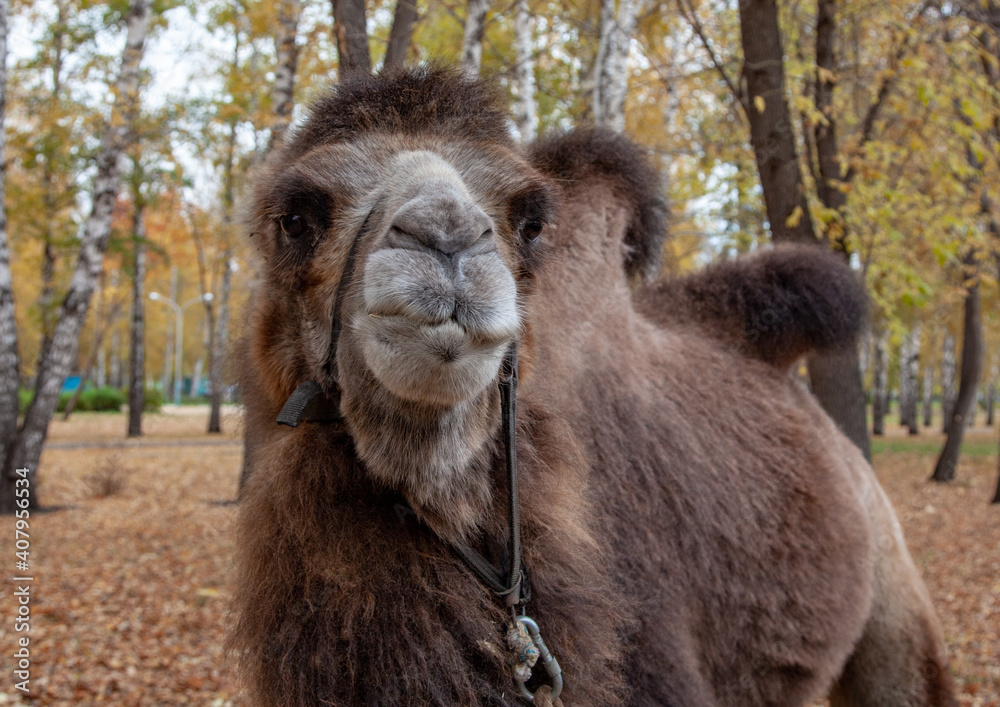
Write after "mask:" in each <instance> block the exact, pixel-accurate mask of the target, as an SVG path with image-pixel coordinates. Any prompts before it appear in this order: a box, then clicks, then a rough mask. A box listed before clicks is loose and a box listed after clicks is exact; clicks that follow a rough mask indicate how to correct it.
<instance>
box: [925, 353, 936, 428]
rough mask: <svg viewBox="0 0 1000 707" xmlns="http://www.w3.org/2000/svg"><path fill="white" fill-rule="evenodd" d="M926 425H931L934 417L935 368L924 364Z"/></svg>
mask: <svg viewBox="0 0 1000 707" xmlns="http://www.w3.org/2000/svg"><path fill="white" fill-rule="evenodd" d="M923 409H924V427H930V426H931V423H932V422H933V417H934V368H933V367H931V366H928V365H926V364H925V365H924V402H923Z"/></svg>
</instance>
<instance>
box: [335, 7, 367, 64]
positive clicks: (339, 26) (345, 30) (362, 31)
mask: <svg viewBox="0 0 1000 707" xmlns="http://www.w3.org/2000/svg"><path fill="white" fill-rule="evenodd" d="M332 2H333V33H334V34H335V35H336V37H337V57H338V62H339V63H338V67H339V72H340V78H342V79H343V78H344V77H345V76H347V75H348V74H350V73H353V72H355V71H363V72H365V73H368V72H370V71H371V70H372V60H371V55H370V53H369V51H368V27H367V25H366V24H365V3H364V0H332Z"/></svg>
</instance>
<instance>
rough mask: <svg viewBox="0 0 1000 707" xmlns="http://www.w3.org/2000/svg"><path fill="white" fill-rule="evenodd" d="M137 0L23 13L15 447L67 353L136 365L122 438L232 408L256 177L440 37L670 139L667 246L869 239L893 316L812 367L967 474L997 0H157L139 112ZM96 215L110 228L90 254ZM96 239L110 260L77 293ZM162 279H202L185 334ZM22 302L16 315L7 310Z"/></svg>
mask: <svg viewBox="0 0 1000 707" xmlns="http://www.w3.org/2000/svg"><path fill="white" fill-rule="evenodd" d="M3 4H4V3H3V2H2V0H0V5H3ZM136 4H137V2H133V3H132V6H135V5H136ZM129 12H130V4H129V3H128V2H126V1H125V0H96V1H95V0H13V1H12V3H11V7H10V10H9V18H8V22H7V25H8V41H7V47H8V50H7V51H8V58H7V61H6V64H5V68H6V71H5V85H6V103H5V107H6V118H5V124H4V128H5V130H4V136H5V141H4V147H5V156H6V161H5V163H4V164H5V171H4V174H3V182H2V187H3V190H4V191H5V192H6V193H5V200H4V204H5V207H6V229H3V228H2V224H3V221H2V219H0V234H2V235H0V338H2V341H3V351H0V365H2V366H3V368H0V380H2V383H3V385H0V448H2V450H3V453H2V454H0V457H5V458H7V462H6V464H7V469H8V470H9V469H10V464H11V463H14V462H13V461H12V460H13V459H14V457H15V456H17V457H18V458H19V459H21V458H26V459H28V460H29V462H30V458H31V457H32V454H33V453H31V452H30V450H28V453H27V457H24V454H22V453H21V452H18V454H17V455H14V454H12V453H11V451H12V450H13V449H14V447H15V441H16V438H17V434H16V432H11V429H12V423H11V422H10V420H11V419H17V415H18V412H17V406H18V404H19V405H20V408H21V409H20V414H21V415H22V417H21V424H24V423H25V421H26V420H27V419H30V418H31V416H30V414H29V418H25V417H23V415H24V414H25V412H26V405H27V403H28V401H29V400H34V399H36V398H39V392H38V385H39V382H40V381H41V382H42V384H43V388H44V390H45V393H44V399H41V398H39V400H40V403H39V404H38V405H37V406H36V407H37V413H36V414H35V418H36V421H35V422H34V423H32V424H33V425H34V426H35V427H39V426H40V425H41V423H42V422H43V421H44V422H45V423H46V424H47V419H45V413H46V412H47V414H48V416H49V417H51V414H52V412H53V411H54V410H55V409H56V407H57V405H58V397H59V393H60V391H63V390H64V388H63V379H65V378H66V377H72V376H79V377H80V378H81V379H88V378H89V379H90V380H91V381H93V382H94V383H95V384H96V383H98V382H103V383H104V384H105V387H107V388H116V389H118V388H121V389H124V388H126V387H130V388H131V392H130V395H129V398H128V399H129V401H130V413H131V414H130V420H129V424H128V430H129V434H133V435H135V434H141V415H140V413H141V407H143V406H145V405H147V404H155V402H156V401H157V400H162V399H170V398H171V392H172V390H173V386H174V381H175V380H177V381H179V382H180V384H181V388H182V390H183V393H184V399H185V400H189V399H204V400H206V401H210V403H211V406H212V408H211V409H212V414H211V419H210V420H209V426H210V429H213V430H218V429H220V426H221V418H220V416H219V409H220V406H221V404H222V403H223V402H224V401H225V400H227V399H231V398H234V397H238V391H236V390H235V389H234V387H233V383H234V380H235V377H234V376H233V375H232V372H231V371H230V370H229V369H228V368H227V367H226V364H225V361H226V357H227V354H228V352H229V351H230V350H231V348H232V346H233V345H234V343H233V342H236V341H238V340H239V327H240V321H241V315H240V312H241V309H242V307H243V304H244V303H245V301H246V298H247V296H248V294H249V291H250V289H251V288H252V283H253V278H254V272H255V264H254V262H253V252H252V249H251V248H250V246H249V244H247V243H245V242H243V241H241V240H240V238H239V234H238V231H239V227H238V222H239V201H240V197H241V194H242V193H243V190H244V185H245V184H246V180H247V175H248V173H249V172H250V170H251V169H252V168H253V166H254V164H256V163H258V162H259V161H260V160H261V159H263V157H264V156H265V154H266V153H267V151H268V150H269V149H270V148H271V147H272V146H273V144H274V143H275V142H276V141H277V140H280V138H281V135H282V134H283V133H284V131H285V130H286V129H288V126H289V125H290V124H291V125H292V128H293V129H294V124H295V121H296V120H298V119H301V116H302V114H303V108H302V106H303V105H305V104H308V103H309V100H310V98H311V97H312V96H315V95H316V94H317V92H319V91H321V90H323V88H324V87H325V86H327V85H328V84H329V83H331V82H332V81H335V80H336V78H337V77H338V75H339V74H340V73H345V72H347V71H365V70H369V68H371V69H372V70H378V69H380V68H381V67H382V66H383V64H388V65H399V64H402V63H403V62H407V63H416V62H421V61H429V60H447V61H454V62H456V63H457V62H464V63H463V65H464V66H465V68H466V70H467V71H471V72H475V71H478V72H480V73H482V74H484V75H486V76H490V77H493V78H494V79H495V80H497V81H499V82H500V84H501V86H502V87H503V88H504V89H505V90H506V91H507V92H508V95H509V97H510V104H511V108H512V117H514V118H516V123H515V122H512V130H516V131H517V132H519V133H520V134H521V135H522V136H524V137H526V138H530V136H531V135H533V134H535V132H536V130H537V132H538V133H544V132H545V131H547V130H560V129H567V128H569V127H571V126H573V125H575V124H581V123H595V122H596V123H599V124H602V125H606V126H609V127H610V128H612V129H616V130H624V131H625V132H626V133H628V134H629V135H631V136H632V137H634V138H635V139H636V140H637V141H638V142H640V143H642V144H644V145H647V146H648V147H649V149H650V154H651V156H652V157H653V159H654V160H655V162H656V164H657V165H658V166H659V168H660V170H661V172H662V174H663V176H664V183H665V185H666V187H665V189H666V193H667V196H668V198H669V200H670V202H671V204H672V209H673V222H672V226H671V229H672V233H673V238H672V239H671V241H670V243H669V244H668V246H667V248H668V251H669V252H668V253H667V256H668V257H667V258H666V262H668V263H669V267H671V268H674V269H687V268H692V267H697V266H699V265H701V264H704V263H706V262H709V261H711V260H713V259H716V258H725V257H732V256H733V255H734V254H737V253H740V252H746V251H749V250H752V249H754V248H758V247H761V246H763V245H765V244H767V243H769V242H771V241H772V240H811V241H816V242H817V245H818V247H828V248H831V249H833V250H835V251H837V252H838V253H840V254H841V255H842V256H843V257H844V258H845V259H847V261H848V262H850V263H851V265H852V266H853V267H854V268H855V269H856V270H857V272H858V275H859V277H860V278H863V279H864V281H865V283H866V284H867V286H868V289H869V292H870V293H871V297H872V303H873V305H872V316H871V323H870V331H869V332H868V333H867V334H866V336H865V337H864V340H863V341H862V342H861V345H860V346H859V348H858V351H857V352H854V351H851V352H844V353H843V354H842V355H839V356H837V357H835V360H812V361H809V362H808V367H807V371H805V373H807V374H808V376H809V378H810V379H811V381H812V384H813V387H814V390H815V392H817V394H818V396H819V397H820V399H821V401H822V402H823V403H824V405H825V406H826V407H827V409H828V410H829V411H830V412H831V413H832V414H833V415H834V417H835V419H837V421H838V422H839V423H840V424H841V426H842V427H843V428H844V429H845V431H847V432H848V434H849V435H850V436H851V437H852V439H854V440H855V441H856V442H857V443H858V445H859V446H860V447H862V448H863V449H864V448H865V446H866V445H867V443H868V436H867V433H868V431H869V430H872V429H873V428H874V430H875V431H876V433H878V432H879V431H882V430H885V429H886V419H887V418H886V415H887V413H889V412H890V411H891V412H892V417H891V418H889V419H891V420H892V422H893V424H895V422H896V421H899V422H901V423H902V424H903V426H904V427H905V428H906V429H907V430H908V431H909V432H920V431H921V430H924V429H927V428H928V427H932V428H933V429H936V430H945V431H946V432H947V440H948V444H947V445H946V447H945V453H944V454H943V455H942V457H941V460H940V462H939V463H938V465H937V466H938V468H937V470H936V471H935V478H938V479H948V478H953V476H954V473H955V469H956V466H957V451H958V449H959V448H960V442H961V437H962V434H963V431H964V430H965V429H966V427H967V426H968V425H969V424H970V421H973V420H974V419H975V417H976V415H977V414H978V416H979V417H978V420H979V422H978V424H980V425H983V424H987V420H989V424H996V422H995V417H996V416H995V413H994V412H993V410H994V409H995V405H996V403H995V398H996V395H997V386H998V383H1000V380H998V379H1000V321H998V306H997V304H998V300H1000V296H998V289H997V281H998V279H1000V226H998V218H1000V214H998V209H1000V205H998V200H1000V195H998V194H1000V6H998V4H997V3H996V2H994V0H961V1H960V2H958V3H953V4H941V3H933V2H930V1H929V0H921V1H911V0H887V2H884V3H862V2H857V1H856V0H844V1H843V2H839V3H834V2H832V1H831V0H810V1H809V2H801V1H798V0H796V1H794V2H788V3H775V2H768V1H767V0H742V1H741V2H737V0H665V1H663V2H653V1H652V0H617V2H614V1H613V0H604V1H603V2H602V1H600V0H574V1H571V2H558V3H557V2H551V1H549V0H506V2H504V3H496V2H493V3H490V2H486V1H485V0H467V1H464V2H463V1H460V0H453V1H450V2H447V1H440V2H439V1H437V0H416V1H414V0H398V2H397V0H391V1H388V0H374V1H369V2H361V1H359V0H333V1H332V2H325V1H323V2H320V0H280V1H275V2H262V1H259V0H212V1H211V2H208V3H192V2H188V3H182V2H179V0H174V1H170V0H157V1H156V2H154V3H152V4H151V5H149V15H150V26H149V32H148V36H147V37H146V40H145V48H144V52H143V56H142V59H141V63H140V64H139V65H138V66H140V67H141V69H140V70H139V71H138V73H137V74H136V82H137V83H136V89H135V91H134V92H132V93H129V95H131V96H133V98H134V99H135V105H134V106H133V107H132V108H129V110H131V111H132V113H131V114H130V116H131V117H129V118H128V119H127V121H126V123H127V125H126V123H123V122H122V116H123V115H125V113H123V112H122V110H124V109H123V108H120V107H119V108H113V106H116V105H117V104H116V98H115V96H120V95H122V92H121V90H120V89H116V88H115V86H116V85H117V84H118V83H119V76H120V75H121V74H122V67H123V56H124V55H123V48H124V46H125V38H126V32H127V29H128V23H127V19H128V17H129ZM109 131H110V132H114V131H118V133H116V134H118V135H119V136H118V137H116V138H115V140H117V141H118V143H115V144H119V143H120V145H119V147H120V153H121V154H120V155H119V158H118V159H117V160H116V161H115V163H114V164H115V168H116V169H117V170H119V177H118V179H119V181H120V185H119V186H116V187H115V189H114V191H113V198H112V199H111V201H110V202H109V203H110V210H109V214H110V230H109V231H108V234H107V237H106V238H105V240H104V241H103V242H101V241H100V238H96V237H95V235H94V234H93V233H91V232H90V231H89V230H88V226H87V224H88V221H89V220H90V216H91V214H92V213H93V212H94V210H95V208H96V207H97V205H98V203H99V202H100V198H101V197H99V194H107V193H108V192H107V189H106V188H104V187H99V188H97V189H95V185H98V186H99V183H101V179H102V178H103V177H102V175H104V172H102V169H104V166H106V160H105V162H102V161H101V160H102V159H104V158H102V154H103V153H102V149H104V148H102V136H106V135H108V134H109ZM102 165H104V166H102ZM105 176H106V175H105ZM102 189H103V191H102ZM101 203H103V202H101ZM88 234H90V235H88ZM97 235H99V234H97ZM95 238H96V240H95ZM88 239H90V240H88ZM92 241H93V242H95V243H97V244H98V245H100V246H102V247H100V248H98V249H97V251H94V250H93V249H91V250H88V248H89V247H90V246H89V245H88V244H89V243H91V242H92ZM7 253H9V261H8V260H7V259H5V257H4V256H5V254H7ZM81 257H82V258H84V259H85V261H86V262H85V264H88V263H89V265H88V267H89V268H90V271H89V272H90V273H91V275H92V278H89V279H90V280H92V282H91V284H90V285H89V286H87V287H83V289H80V287H78V284H79V283H76V281H75V280H74V272H82V271H81V270H80V267H79V263H80V262H81ZM7 262H9V268H7V267H6V263H7ZM83 270H87V268H84V269H83ZM5 272H8V273H9V275H10V277H6V276H5V275H4V273H5ZM5 277H6V279H5ZM83 279H88V278H83ZM84 284H85V283H84ZM88 287H89V289H90V290H91V291H92V292H90V293H88V292H87V288H88ZM150 292H156V293H159V295H161V296H162V298H164V299H167V298H169V299H171V300H173V301H175V302H177V303H184V302H188V301H190V300H192V298H201V299H200V301H199V302H198V303H196V304H195V305H193V306H191V307H189V308H188V309H187V311H186V313H185V315H184V317H185V319H184V337H183V338H184V340H183V341H174V340H173V337H174V331H175V326H174V324H175V320H174V314H173V311H172V310H171V308H170V307H168V306H163V305H161V304H160V303H157V302H153V303H151V302H150V301H149V293H150ZM74 293H75V294H74ZM209 293H211V294H212V297H210V298H209V297H206V295H208V294H209ZM83 300H85V302H84V301H83ZM70 301H72V303H73V306H74V307H76V309H74V311H76V312H78V313H79V312H80V307H81V306H82V307H83V315H84V316H83V318H82V319H81V323H80V327H79V329H78V331H77V332H76V334H75V335H74V333H73V331H70V330H67V331H66V332H64V333H63V335H62V336H63V339H62V340H63V343H62V344H60V346H61V348H60V351H61V352H62V353H61V354H60V355H61V356H62V358H63V360H64V361H65V364H59V365H57V366H55V367H54V368H52V369H51V372H50V373H47V372H46V371H47V369H48V366H49V363H47V361H48V360H49V359H48V358H47V356H48V355H49V354H47V352H48V351H50V349H51V348H52V347H53V346H54V345H55V343H56V339H57V338H58V337H59V336H60V334H59V326H60V325H59V322H60V321H61V319H62V318H63V317H64V316H65V312H66V309H67V302H70ZM5 308H6V309H5ZM7 310H10V311H11V312H12V313H13V317H14V319H15V321H16V327H10V326H8V327H7V329H5V328H4V326H5V323H9V322H10V320H11V317H10V316H6V315H4V314H3V313H4V311H7ZM8 330H9V332H8ZM231 330H232V331H231ZM15 336H16V341H14V340H13V338H12V337H15ZM68 340H72V346H70V347H69V348H67V345H66V341H68ZM8 342H13V343H8ZM143 343H144V344H145V346H143ZM178 347H179V348H180V353H181V354H182V355H181V357H180V358H181V360H182V362H183V370H180V371H177V370H174V365H173V362H174V360H175V358H176V356H175V354H176V352H177V351H178ZM70 349H71V350H70ZM14 371H17V373H16V374H15V373H14ZM12 381H15V382H16V385H15V384H14V383H12ZM46 381H48V382H47V383H46ZM52 381H57V383H53V382H52ZM847 383H851V385H847ZM46 386H47V387H46ZM18 388H19V389H20V392H19V393H17V395H16V397H17V398H18V400H14V397H12V396H14V394H13V393H11V391H15V392H16V391H17V389H18ZM53 394H54V396H53ZM12 400H13V402H11V401H12ZM42 403H44V404H42ZM866 406H867V411H868V413H867V414H868V417H866V415H865V409H866ZM49 407H51V408H52V410H51V411H49V410H48V408H49ZM78 409H79V404H78ZM41 426H42V427H44V425H41ZM41 439H44V434H42V437H41ZM32 445H34V446H32ZM28 447H30V448H31V449H34V448H35V447H37V448H38V449H40V441H39V443H38V444H37V445H35V444H34V442H32V444H29V445H28ZM18 455H20V456H18ZM18 463H28V462H24V461H21V462H18ZM33 463H34V464H37V456H36V457H35V460H34V462H33ZM927 473H928V474H930V470H929V469H928V470H927ZM998 494H1000V488H998Z"/></svg>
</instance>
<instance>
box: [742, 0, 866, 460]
mask: <svg viewBox="0 0 1000 707" xmlns="http://www.w3.org/2000/svg"><path fill="white" fill-rule="evenodd" d="M825 1H826V0H824V2H825ZM820 5H823V2H821V3H820ZM739 10H740V34H741V37H742V42H743V55H744V65H743V77H744V79H745V81H746V87H747V92H748V95H747V96H746V98H745V99H744V103H743V108H744V110H745V112H746V116H747V120H748V122H749V123H750V142H751V144H752V145H753V148H754V154H755V157H756V160H757V168H758V171H759V173H760V182H761V188H762V190H763V194H764V206H765V208H766V210H767V218H768V222H769V224H770V228H771V237H772V239H773V240H774V241H775V242H786V241H791V242H797V243H817V244H818V240H817V238H816V232H815V230H814V229H813V223H812V217H811V216H810V214H809V205H808V203H807V201H806V196H805V191H804V189H803V185H802V173H801V170H800V169H799V160H798V155H797V154H796V149H795V135H794V133H793V131H792V121H791V115H790V113H789V110H788V103H787V101H786V99H785V70H784V54H783V50H782V41H781V32H780V30H779V28H778V8H777V5H776V3H775V1H774V0H740V3H739ZM821 11H823V10H822V8H821ZM829 11H830V10H829V9H827V10H826V12H829ZM821 30H822V32H824V33H832V32H833V30H834V26H833V25H830V24H829V23H826V24H824V25H823V26H820V25H817V35H818V34H820V32H821ZM822 41H826V42H828V43H829V48H827V47H826V46H825V45H822V44H821V40H820V38H819V37H817V53H818V55H820V54H821V56H817V60H818V61H824V62H826V61H831V60H832V46H833V45H832V42H833V40H832V36H828V37H825V38H824V39H823V40H822ZM824 90H825V89H824ZM821 98H822V96H821ZM824 100H825V98H824ZM829 117H830V118H832V115H830V116H829ZM827 128H828V129H827V130H825V131H824V132H823V133H822V134H821V135H819V134H818V135H817V138H818V139H822V140H823V141H824V142H823V149H824V150H828V149H830V147H831V146H832V148H833V149H834V150H836V134H835V133H834V132H833V130H832V129H830V128H832V121H831V123H830V125H829V126H827ZM819 148H820V146H819V145H817V151H818V150H819ZM832 191H836V192H838V193H839V194H840V196H841V197H842V196H843V192H840V191H839V190H832ZM830 196H831V197H832V198H834V199H836V198H838V197H836V196H834V195H833V194H831V195H830ZM843 255H844V256H845V257H847V253H846V251H843ZM809 378H810V380H811V381H812V389H813V393H814V394H815V395H816V397H817V399H818V400H819V402H820V404H821V405H822V406H823V409H824V410H826V412H827V414H829V415H830V417H831V418H833V420H834V422H836V423H837V426H838V427H840V429H841V431H843V432H844V434H846V435H847V436H848V437H849V438H850V440H851V441H852V442H854V444H856V445H857V446H858V448H859V449H860V450H861V451H862V452H863V453H864V455H865V457H866V458H867V459H869V460H870V459H871V442H870V440H869V438H868V430H867V425H866V422H865V396H864V388H863V387H862V382H861V373H860V368H859V365H858V351H857V347H850V348H847V349H843V350H840V351H831V352H822V351H821V352H817V353H816V354H815V355H813V356H812V357H810V359H809Z"/></svg>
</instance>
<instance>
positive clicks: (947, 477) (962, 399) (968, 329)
mask: <svg viewBox="0 0 1000 707" xmlns="http://www.w3.org/2000/svg"><path fill="white" fill-rule="evenodd" d="M965 265H966V268H967V272H968V271H971V272H972V278H973V279H972V283H971V284H970V285H969V286H968V290H967V291H966V294H965V321H964V325H963V334H962V376H961V382H960V383H959V386H958V397H957V398H956V400H955V406H954V411H953V412H952V414H951V417H950V418H946V425H947V427H946V429H945V433H946V434H947V435H948V437H947V439H946V440H945V444H944V449H942V450H941V456H940V457H938V461H937V464H936V465H935V467H934V474H933V475H932V476H931V478H932V479H933V480H934V481H952V480H954V478H955V472H956V469H957V468H958V458H959V455H960V454H961V451H962V437H963V436H964V434H965V428H966V425H967V421H968V417H969V415H970V414H972V413H973V412H974V410H975V408H974V407H973V406H974V405H975V404H976V386H977V385H978V384H979V377H980V376H981V375H982V370H983V324H982V317H981V315H980V311H979V279H978V276H977V273H976V272H975V268H976V261H975V257H974V255H971V254H970V255H969V256H968V257H967V258H966V262H965Z"/></svg>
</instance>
